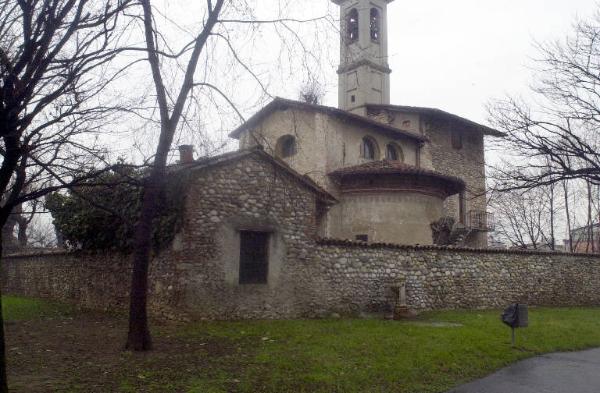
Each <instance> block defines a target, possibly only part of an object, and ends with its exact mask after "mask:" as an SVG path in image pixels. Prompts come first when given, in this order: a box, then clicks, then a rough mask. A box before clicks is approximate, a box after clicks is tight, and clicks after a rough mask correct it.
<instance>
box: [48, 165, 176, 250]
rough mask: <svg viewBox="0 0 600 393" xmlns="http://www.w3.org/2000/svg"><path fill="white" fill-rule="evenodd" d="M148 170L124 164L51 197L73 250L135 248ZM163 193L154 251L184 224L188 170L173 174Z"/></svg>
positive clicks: (51, 207)
mask: <svg viewBox="0 0 600 393" xmlns="http://www.w3.org/2000/svg"><path fill="white" fill-rule="evenodd" d="M143 178H144V173H143V172H142V171H141V170H139V169H135V168H132V167H127V166H123V167H122V168H119V169H117V170H115V171H112V172H108V173H106V174H104V175H102V176H101V177H100V178H97V179H94V180H93V181H90V182H88V184H84V185H81V186H78V187H75V188H73V189H71V190H69V191H67V192H66V193H59V192H57V193H53V194H51V195H49V196H48V197H47V198H46V208H47V209H48V210H49V211H50V212H51V214H52V218H53V223H54V225H55V227H56V229H57V230H58V232H59V233H60V234H61V235H62V238H63V240H64V243H65V245H66V246H67V247H68V248H70V249H76V250H88V251H101V250H112V251H115V250H116V251H122V252H131V251H132V250H133V233H134V228H135V223H136V221H137V220H138V218H139V215H140V207H141V201H142V187H141V184H142V181H143ZM168 183H169V184H168V185H167V187H165V189H164V192H163V193H162V195H161V196H160V202H159V204H160V209H159V212H158V214H157V216H156V218H155V221H154V224H155V225H154V231H153V235H152V242H153V246H154V249H155V251H159V250H161V249H163V248H164V247H167V246H168V245H169V244H170V242H171V240H173V237H174V235H175V234H176V233H177V231H178V230H179V228H180V225H181V222H182V218H183V204H184V198H185V188H186V187H187V174H186V173H185V172H181V171H180V172H174V173H173V175H172V176H170V179H169V181H168Z"/></svg>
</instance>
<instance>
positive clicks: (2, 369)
mask: <svg viewBox="0 0 600 393" xmlns="http://www.w3.org/2000/svg"><path fill="white" fill-rule="evenodd" d="M2 260H3V256H2V234H1V233H0V274H1V272H2ZM0 393H8V379H7V377H6V344H5V337H4V315H3V314H2V288H0Z"/></svg>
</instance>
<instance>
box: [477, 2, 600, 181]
mask: <svg viewBox="0 0 600 393" xmlns="http://www.w3.org/2000/svg"><path fill="white" fill-rule="evenodd" d="M599 36H600V12H597V13H596V15H595V16H594V17H593V18H591V19H589V20H580V21H577V22H576V23H575V24H574V31H573V33H572V34H571V35H570V36H568V37H567V38H566V39H564V40H563V41H557V42H554V43H548V44H538V49H539V53H540V56H539V60H538V61H537V62H536V65H537V68H538V70H537V71H538V72H537V79H536V81H535V84H534V85H533V94H534V97H533V100H532V102H533V104H531V103H528V102H526V101H525V100H523V99H519V98H512V97H509V98H507V99H504V100H499V101H496V102H493V103H491V104H490V105H489V108H488V109H489V114H490V119H491V122H492V123H493V124H494V125H495V126H496V127H497V128H499V129H501V130H503V131H504V132H506V134H507V137H506V139H505V141H504V146H503V148H504V149H503V150H504V156H505V157H506V159H505V160H504V162H503V163H502V164H501V165H497V166H496V167H495V174H494V176H495V177H496V178H497V179H498V180H499V182H498V184H497V188H498V189H502V190H509V189H518V188H520V189H529V188H533V187H536V186H539V185H548V184H553V183H557V182H562V181H568V180H571V179H585V180H587V181H589V182H591V183H592V184H600V134H598V132H597V130H598V128H599V126H600V41H599V40H598V37H599Z"/></svg>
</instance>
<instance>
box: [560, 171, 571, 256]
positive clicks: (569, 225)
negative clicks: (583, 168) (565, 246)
mask: <svg viewBox="0 0 600 393" xmlns="http://www.w3.org/2000/svg"><path fill="white" fill-rule="evenodd" d="M562 185H563V191H564V194H565V212H566V213H567V234H568V236H569V251H570V252H573V235H572V233H571V213H569V189H568V187H567V182H566V181H563V182H562Z"/></svg>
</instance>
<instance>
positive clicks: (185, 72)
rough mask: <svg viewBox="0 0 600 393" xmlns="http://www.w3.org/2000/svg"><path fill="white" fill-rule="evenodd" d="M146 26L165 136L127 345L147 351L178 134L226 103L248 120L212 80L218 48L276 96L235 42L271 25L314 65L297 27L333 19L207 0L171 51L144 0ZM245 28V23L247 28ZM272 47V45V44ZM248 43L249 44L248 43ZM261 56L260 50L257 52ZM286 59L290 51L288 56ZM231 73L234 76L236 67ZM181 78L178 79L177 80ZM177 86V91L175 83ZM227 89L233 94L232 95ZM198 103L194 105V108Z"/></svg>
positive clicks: (149, 183) (152, 182)
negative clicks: (151, 291)
mask: <svg viewBox="0 0 600 393" xmlns="http://www.w3.org/2000/svg"><path fill="white" fill-rule="evenodd" d="M140 3H141V6H142V14H141V16H140V18H141V20H142V21H143V30H144V37H145V44H146V48H145V51H146V53H147V60H148V64H149V66H150V69H151V72H152V77H153V82H154V90H155V93H156V102H155V108H156V109H157V110H156V113H158V119H156V121H157V123H158V124H159V126H160V134H159V137H158V142H157V144H156V147H155V152H154V156H153V159H152V165H151V170H150V172H149V175H148V177H147V179H146V181H145V183H144V186H143V190H144V191H143V201H142V208H141V216H140V219H139V221H138V223H137V226H136V230H135V239H134V244H135V245H134V255H133V274H132V280H131V294H130V310H129V332H128V336H127V343H126V348H128V349H132V350H136V351H143V350H149V349H151V347H152V342H151V336H150V332H149V328H148V317H147V292H148V268H149V262H150V252H151V244H150V236H151V233H152V221H153V218H154V217H155V216H156V214H157V210H158V209H159V208H160V206H158V196H159V195H160V194H161V192H162V191H163V190H164V187H165V174H166V167H167V164H168V158H169V157H168V156H169V152H170V149H171V145H172V143H173V140H174V139H175V137H176V135H175V134H176V132H177V131H178V130H180V129H181V128H185V127H188V126H189V124H193V122H191V121H190V119H191V118H192V117H193V115H194V114H196V115H197V116H200V117H204V118H206V117H210V116H211V115H212V112H213V111H214V112H217V113H219V111H222V108H223V107H227V106H228V107H229V108H232V110H233V112H234V113H235V114H236V115H237V117H238V119H241V120H243V119H244V117H243V115H242V113H241V110H240V109H239V108H238V106H237V105H236V103H235V97H234V96H235V95H236V94H235V92H233V91H231V90H228V89H227V88H226V87H222V86H219V84H218V83H217V82H216V81H215V80H213V78H211V77H212V76H213V74H212V73H211V71H214V69H215V68H216V67H215V61H216V60H215V56H214V53H215V52H218V51H219V50H223V49H224V50H225V51H226V52H228V53H229V55H230V58H231V59H232V61H231V63H233V64H237V65H239V66H240V68H241V69H242V70H243V72H245V73H246V74H247V75H249V76H250V79H252V80H253V81H254V83H255V86H256V87H257V89H255V90H258V91H259V92H261V93H262V94H263V95H264V96H267V97H270V96H271V95H270V94H269V93H268V90H267V84H266V83H264V81H263V80H262V78H261V77H260V75H259V73H258V72H256V71H255V70H253V67H252V63H253V62H252V61H244V59H243V56H242V52H243V50H242V49H241V48H240V45H239V44H238V43H237V41H236V40H239V41H241V42H243V43H244V45H246V44H247V42H248V37H249V36H254V35H256V34H257V32H259V31H260V29H261V28H263V27H264V26H272V27H273V28H274V29H275V31H276V34H278V35H279V37H283V36H284V35H287V36H288V37H290V40H289V41H287V42H286V44H285V45H284V47H285V48H286V49H287V50H290V48H291V47H292V45H291V44H290V43H291V42H294V43H295V44H296V45H298V46H299V47H300V49H299V51H301V52H302V53H303V54H305V55H306V56H300V57H298V59H299V61H301V62H302V64H304V65H307V64H308V62H307V60H306V57H311V56H312V57H313V59H314V58H315V57H316V55H315V54H312V53H311V52H310V51H309V50H307V47H306V43H305V42H304V41H303V40H302V39H301V38H300V36H299V34H298V32H297V26H298V25H299V24H306V23H309V22H310V23H317V22H321V21H322V22H325V23H329V24H331V26H333V23H331V22H332V21H331V18H329V16H328V15H325V16H322V17H317V18H314V19H309V20H300V19H296V18H293V17H290V16H289V15H284V14H280V15H278V16H277V17H275V18H269V19H262V18H257V17H256V16H255V10H256V8H258V4H260V2H256V4H255V5H251V3H250V2H249V1H247V0H213V1H211V0H207V1H206V4H205V6H204V8H203V10H202V12H201V13H200V14H203V19H202V21H201V24H200V27H199V28H198V31H196V32H190V31H187V30H186V34H187V35H188V37H191V39H189V40H188V42H187V43H185V44H184V45H183V46H182V48H181V49H179V50H174V49H171V48H172V47H173V46H174V45H171V44H170V43H169V42H167V40H166V35H165V34H163V33H164V32H163V31H162V30H161V28H160V26H159V25H158V24H157V20H156V19H155V18H154V13H155V12H157V9H156V8H155V7H154V4H152V2H151V1H150V0H141V1H140ZM280 3H281V4H279V8H278V9H279V10H282V11H281V12H286V10H287V9H288V8H289V7H288V6H289V4H292V3H294V2H292V1H281V2H280ZM242 27H243V28H242ZM271 44H272V43H271ZM246 46H247V45H246ZM249 56H250V58H255V57H256V56H257V55H256V53H250V54H249ZM281 57H282V58H283V56H281ZM227 71H228V72H230V73H231V68H230V67H228V68H227ZM173 81H175V82H173ZM233 82H234V78H233V76H231V75H230V76H229V77H228V80H227V84H228V85H229V86H231V85H233ZM174 85H175V86H176V88H173V86H174ZM228 91H229V92H230V93H229V94H228ZM201 97H209V100H210V101H211V103H212V104H218V105H213V106H212V107H211V108H212V110H211V109H208V108H207V107H206V105H204V102H205V101H202V100H201ZM191 104H193V107H192V105H191Z"/></svg>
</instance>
